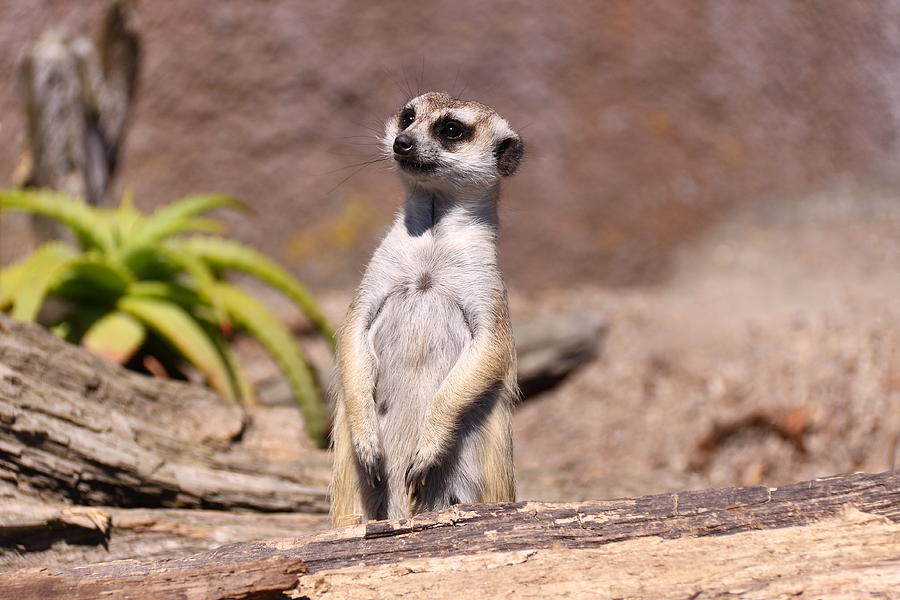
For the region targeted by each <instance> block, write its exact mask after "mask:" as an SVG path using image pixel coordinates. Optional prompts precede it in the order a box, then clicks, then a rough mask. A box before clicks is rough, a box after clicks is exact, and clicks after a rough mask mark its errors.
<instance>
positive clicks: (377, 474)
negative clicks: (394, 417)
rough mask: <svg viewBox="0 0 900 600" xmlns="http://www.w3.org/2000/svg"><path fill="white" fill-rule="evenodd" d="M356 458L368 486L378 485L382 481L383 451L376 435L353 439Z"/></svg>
mask: <svg viewBox="0 0 900 600" xmlns="http://www.w3.org/2000/svg"><path fill="white" fill-rule="evenodd" d="M353 448H354V450H355V451H356V460H357V461H358V462H359V467H360V470H361V471H362V475H363V477H364V478H365V480H366V483H368V484H369V487H373V488H374V487H378V486H380V485H381V484H382V483H383V482H384V451H382V449H381V443H380V442H379V441H378V438H377V437H374V436H373V437H372V439H368V440H354V442H353Z"/></svg>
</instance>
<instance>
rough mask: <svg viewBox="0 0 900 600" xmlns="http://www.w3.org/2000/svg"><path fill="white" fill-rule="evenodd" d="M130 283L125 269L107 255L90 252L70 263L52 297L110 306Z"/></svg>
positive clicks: (129, 276) (59, 279)
mask: <svg viewBox="0 0 900 600" xmlns="http://www.w3.org/2000/svg"><path fill="white" fill-rule="evenodd" d="M133 280H134V277H133V276H132V274H131V273H130V272H129V271H128V269H125V268H124V267H122V266H121V265H119V264H117V263H115V262H114V261H111V260H108V258H107V256H106V255H103V254H95V253H93V252H89V253H87V254H83V255H81V256H80V257H78V258H76V259H74V260H73V261H71V262H70V264H69V265H68V268H67V269H66V270H65V271H64V272H63V273H61V274H60V277H59V278H58V279H57V280H56V282H55V283H54V285H53V287H52V289H51V293H52V294H53V295H54V296H60V297H63V298H66V299H68V300H72V301H75V302H79V303H83V304H95V305H102V306H109V305H112V304H115V302H116V299H117V298H119V296H121V295H123V294H124V293H125V291H126V290H127V289H128V285H129V284H130V283H131V282H132V281H133Z"/></svg>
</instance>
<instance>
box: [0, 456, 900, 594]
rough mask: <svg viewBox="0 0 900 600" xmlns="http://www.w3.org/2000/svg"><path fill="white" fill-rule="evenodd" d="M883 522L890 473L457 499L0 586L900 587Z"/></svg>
mask: <svg viewBox="0 0 900 600" xmlns="http://www.w3.org/2000/svg"><path fill="white" fill-rule="evenodd" d="M898 523H900V471H893V472H888V473H882V474H879V475H869V474H862V473H858V474H853V475H839V476H833V477H827V478H823V479H817V480H814V481H809V482H804V483H798V484H794V485H789V486H785V487H781V488H767V487H753V488H726V489H712V490H704V491H693V492H680V493H673V494H661V495H654V496H644V497H640V498H628V499H623V500H611V501H598V502H579V503H565V504H548V503H541V502H516V503H504V504H481V505H458V506H455V507H451V508H450V509H447V510H445V511H441V512H438V513H429V514H423V515H419V516H417V517H415V518H413V519H401V520H395V521H379V522H373V523H368V524H364V525H357V526H350V527H345V528H342V529H337V530H331V531H327V532H323V533H319V534H313V535H307V536H304V537H300V538H293V539H279V540H272V541H261V542H250V543H238V544H231V545H227V546H223V547H221V548H219V549H217V550H214V551H211V552H203V553H200V554H196V555H194V556H191V557H187V558H182V559H173V560H157V561H152V560H150V561H148V560H128V561H117V562H110V563H103V564H95V565H87V566H82V567H74V568H66V569H48V568H31V569H25V570H20V571H15V572H12V573H9V574H5V575H0V597H4V598H5V597H9V598H18V599H21V600H29V599H32V598H33V599H38V598H40V599H44V598H47V597H63V596H64V597H66V598H67V599H68V600H80V599H82V598H84V599H87V598H97V597H115V598H120V599H131V598H135V599H137V598H141V599H145V600H152V599H155V598H172V597H181V598H195V599H204V600H218V599H223V600H224V599H225V598H256V599H265V598H273V599H274V598H285V597H292V598H319V597H328V598H357V597H375V598H395V597H402V596H404V595H406V596H408V597H423V596H427V597H429V598H458V597H460V596H463V597H498V596H503V597H509V596H510V595H515V597H517V598H545V597H548V596H551V597H552V596H554V595H564V594H565V595H566V596H567V597H592V598H617V597H652V598H711V597H726V596H727V597H729V598H773V597H793V596H799V595H804V596H805V597H821V596H834V597H854V598H855V597H861V596H866V595H870V596H871V595H875V594H882V595H884V594H888V593H889V591H890V590H892V589H897V588H896V586H897V585H900V558H898V557H900V524H898ZM236 574H237V575H236ZM882 597H884V596H882Z"/></svg>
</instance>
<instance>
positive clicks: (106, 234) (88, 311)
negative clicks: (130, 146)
mask: <svg viewBox="0 0 900 600" xmlns="http://www.w3.org/2000/svg"><path fill="white" fill-rule="evenodd" d="M216 208H246V207H245V206H244V205H243V204H242V203H241V202H239V201H238V200H236V199H234V198H232V197H230V196H225V195H218V194H211V195H197V196H188V197H185V198H182V199H180V200H178V201H176V202H173V203H171V204H168V205H166V206H163V207H161V208H159V209H157V210H156V211H155V212H154V213H152V214H145V213H142V212H141V211H139V210H138V209H137V208H136V207H135V206H134V204H133V202H132V200H131V197H130V194H127V193H126V194H125V195H124V196H123V198H122V201H121V203H120V204H119V206H118V207H116V208H98V207H93V206H90V205H88V204H85V203H84V202H83V201H81V200H78V199H74V198H70V197H68V196H66V195H64V194H60V193H58V192H53V191H48V190H4V191H0V210H16V211H22V212H27V213H32V214H36V215H43V216H45V217H49V218H51V219H54V220H56V221H58V222H60V223H62V224H63V225H65V226H66V227H67V228H68V229H69V230H71V232H72V233H73V235H74V239H75V243H70V242H67V241H64V240H54V241H49V242H46V243H45V244H44V245H42V246H40V247H39V248H38V249H36V250H35V251H34V252H32V253H31V254H30V255H28V256H26V257H25V258H24V259H22V260H20V261H18V262H16V263H13V264H11V265H8V266H6V267H5V268H3V269H0V310H6V311H8V312H10V314H11V315H12V316H13V317H14V318H17V319H20V320H22V321H36V320H37V318H38V315H39V313H40V311H41V308H42V307H43V306H44V304H45V303H46V301H47V300H48V299H50V298H56V299H61V300H62V302H61V304H62V306H63V308H62V311H61V316H58V317H56V318H55V319H54V321H53V322H52V323H50V325H51V326H52V329H53V330H54V331H56V332H57V333H58V334H59V335H61V336H62V337H64V338H65V339H67V340H69V341H71V342H74V343H80V344H82V345H84V346H85V347H86V348H88V349H89V350H91V351H92V352H95V353H96V354H99V355H101V356H103V357H105V358H106V359H108V360H110V361H112V362H115V363H118V364H125V363H126V362H128V361H129V359H131V358H132V357H133V356H134V355H135V354H136V353H137V352H138V351H139V350H141V349H142V348H143V347H144V346H145V344H147V343H148V341H149V338H150V337H153V338H154V339H161V340H164V342H165V343H166V346H167V347H168V348H170V349H173V350H174V351H176V352H177V354H178V355H180V357H182V358H183V359H184V360H186V361H187V362H188V363H190V364H191V365H192V366H193V367H194V368H195V369H196V370H197V371H198V372H199V373H201V374H202V375H203V377H204V378H205V380H206V382H207V383H208V384H209V386H210V387H212V388H213V389H214V390H216V391H217V392H218V393H219V394H220V395H222V396H223V397H224V398H226V399H228V400H231V401H243V402H247V403H252V402H254V399H255V396H254V391H253V388H252V386H251V385H250V382H249V380H248V378H247V375H246V372H245V370H244V368H243V367H242V365H241V363H240V360H239V359H238V357H237V356H236V354H235V352H234V350H233V349H232V347H231V345H230V344H229V341H228V338H229V337H230V335H231V333H232V331H233V330H234V329H240V330H243V331H246V332H247V333H249V334H250V335H252V336H253V337H255V338H256V339H257V340H258V341H259V342H260V344H261V345H262V346H263V347H264V348H265V349H266V351H267V352H268V353H269V354H270V355H271V356H272V358H273V359H274V360H275V362H276V363H277V364H278V366H279V367H280V368H281V370H282V371H283V373H284V375H285V377H286V378H287V380H288V382H289V384H290V387H291V389H292V391H293V393H294V395H295V396H296V398H297V402H298V404H299V406H300V410H301V412H302V414H303V417H304V420H305V422H306V427H307V431H308V432H309V434H310V436H311V437H312V438H313V440H315V441H316V442H317V443H318V444H319V445H320V446H324V445H325V443H326V432H325V420H326V419H325V412H326V411H325V405H324V402H323V398H322V394H321V391H320V389H319V387H318V385H317V382H316V379H315V376H314V374H313V371H312V370H311V368H310V366H309V363H308V361H307V360H306V358H305V356H304V354H303V352H302V350H301V348H300V347H299V346H298V345H297V343H296V341H295V339H294V338H293V336H292V335H291V333H290V332H289V331H288V329H287V328H286V327H285V326H284V325H283V324H282V323H281V322H280V321H279V320H278V318H277V317H276V316H275V315H274V314H273V313H272V311H271V310H270V309H269V308H267V307H266V306H265V305H264V304H263V303H262V302H260V301H259V300H257V299H256V298H254V297H253V296H252V295H250V294H249V293H247V292H246V291H244V290H242V289H241V288H239V287H237V286H235V285H233V284H232V283H229V282H228V281H226V280H225V279H224V278H223V275H224V274H225V273H226V272H228V271H241V272H244V273H246V274H249V275H251V276H253V277H255V278H257V279H259V280H261V281H262V282H264V283H266V284H268V285H269V286H271V287H273V288H274V289H276V290H278V291H279V292H281V293H283V294H285V295H286V296H287V297H288V298H290V299H291V300H292V301H293V302H294V303H295V304H296V305H297V306H299V307H300V309H301V310H302V311H303V312H304V313H305V314H306V316H307V317H308V318H309V320H310V321H311V322H312V324H313V325H314V326H315V327H316V328H317V329H318V331H319V333H321V335H322V336H324V337H325V339H327V340H328V341H329V343H331V344H332V345H333V343H334V342H333V339H334V337H333V332H332V330H331V327H330V326H329V324H328V322H327V320H326V319H325V317H324V316H323V315H322V312H321V311H320V309H319V307H318V305H317V304H316V302H315V301H314V300H313V298H312V296H311V295H310V294H309V292H308V291H307V290H306V288H305V287H304V286H303V285H302V284H301V283H300V282H298V281H297V280H296V279H295V278H294V277H293V276H291V275H290V274H289V273H288V272H287V271H286V270H285V269H284V268H282V267H281V266H280V265H278V264H277V263H276V262H275V261H273V260H272V259H270V258H268V257H267V256H265V255H264V254H262V253H260V252H258V251H257V250H255V249H254V248H251V247H249V246H247V245H244V244H241V243H238V242H236V241H233V240H230V239H227V238H224V237H221V236H216V235H211V234H213V233H221V231H223V229H224V226H223V225H222V223H220V222H219V221H216V220H213V219H209V218H205V217H203V216H202V215H203V214H204V213H206V212H208V211H210V210H213V209H216Z"/></svg>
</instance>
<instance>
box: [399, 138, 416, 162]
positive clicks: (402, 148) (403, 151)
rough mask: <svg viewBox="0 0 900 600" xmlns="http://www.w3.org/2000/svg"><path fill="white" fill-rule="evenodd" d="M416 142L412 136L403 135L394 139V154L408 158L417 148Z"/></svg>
mask: <svg viewBox="0 0 900 600" xmlns="http://www.w3.org/2000/svg"><path fill="white" fill-rule="evenodd" d="M415 146H416V142H415V140H414V139H413V138H412V136H409V135H406V134H405V133H401V134H400V135H398V136H397V137H396V138H395V139H394V152H396V153H397V154H399V155H401V156H406V155H407V154H409V153H410V152H412V151H413V148H415Z"/></svg>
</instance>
